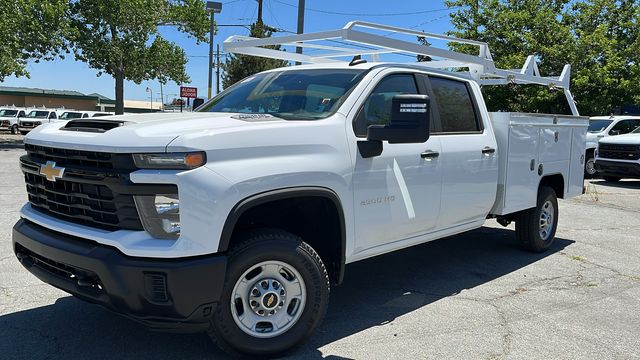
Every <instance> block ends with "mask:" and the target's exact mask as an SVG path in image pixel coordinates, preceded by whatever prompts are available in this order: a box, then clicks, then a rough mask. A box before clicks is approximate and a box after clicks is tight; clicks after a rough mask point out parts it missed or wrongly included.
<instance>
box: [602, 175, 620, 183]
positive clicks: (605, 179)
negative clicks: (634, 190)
mask: <svg viewBox="0 0 640 360" xmlns="http://www.w3.org/2000/svg"><path fill="white" fill-rule="evenodd" d="M602 178H603V179H604V181H608V182H618V181H620V179H622V178H621V177H617V176H603V177H602Z"/></svg>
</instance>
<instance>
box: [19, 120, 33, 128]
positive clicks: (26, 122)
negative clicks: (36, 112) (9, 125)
mask: <svg viewBox="0 0 640 360" xmlns="http://www.w3.org/2000/svg"><path fill="white" fill-rule="evenodd" d="M20 125H21V126H24V127H33V121H21V122H20Z"/></svg>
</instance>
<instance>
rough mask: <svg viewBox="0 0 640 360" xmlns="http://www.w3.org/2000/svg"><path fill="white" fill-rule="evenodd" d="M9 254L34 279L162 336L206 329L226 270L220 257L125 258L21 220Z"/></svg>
mask: <svg viewBox="0 0 640 360" xmlns="http://www.w3.org/2000/svg"><path fill="white" fill-rule="evenodd" d="M158 241H163V240H158ZM13 249H14V252H15V254H16V256H17V257H18V259H19V260H20V262H21V263H22V265H23V266H24V267H25V268H26V269H27V270H29V271H30V272H31V273H32V274H34V275H35V276H37V277H38V278H39V279H40V280H42V281H44V282H46V283H48V284H51V285H53V286H55V287H57V288H59V289H61V290H64V291H66V292H68V293H70V294H72V295H75V296H76V297H78V298H80V299H83V300H85V301H88V302H92V303H96V304H100V305H103V306H105V307H107V308H109V309H111V310H113V311H115V312H118V313H121V314H123V315H125V316H128V317H130V318H132V319H134V320H136V321H139V322H141V323H143V324H145V325H147V326H149V327H151V328H152V329H154V330H164V331H181V332H194V331H201V330H205V329H207V327H208V325H209V320H210V318H211V316H212V314H213V312H214V310H215V306H216V303H217V301H218V300H219V298H220V294H221V292H222V285H223V282H224V276H225V270H226V265H227V259H226V256H198V257H190V258H179V259H150V258H138V257H130V256H126V255H123V254H122V253H120V252H119V251H118V250H116V249H114V248H112V247H109V246H104V245H99V244H97V243H94V242H91V241H88V240H84V239H80V238H76V237H71V236H68V235H65V234H62V233H59V232H54V231H51V230H48V229H46V228H44V227H42V226H40V225H37V224H34V223H32V222H29V221H27V220H24V219H22V220H20V221H18V222H17V223H16V225H15V226H14V227H13Z"/></svg>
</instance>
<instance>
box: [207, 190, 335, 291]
mask: <svg viewBox="0 0 640 360" xmlns="http://www.w3.org/2000/svg"><path fill="white" fill-rule="evenodd" d="M296 197H321V198H325V199H328V200H330V201H331V202H332V203H333V204H334V205H335V207H336V209H337V211H338V217H339V224H340V264H339V271H338V274H337V282H338V283H341V282H342V279H343V277H344V268H345V263H346V255H345V251H346V242H347V239H346V237H347V234H346V225H345V217H344V211H343V209H342V202H341V201H340V198H339V197H338V194H336V193H335V192H334V191H333V190H331V189H329V188H325V187H320V186H301V187H289V188H282V189H275V190H269V191H265V192H262V193H258V194H254V195H251V196H249V197H246V198H244V199H242V200H241V201H239V202H238V203H237V204H236V205H235V206H234V207H233V208H232V209H231V211H230V212H229V214H228V215H227V219H226V220H225V222H224V226H223V228H222V233H221V235H220V242H219V244H218V252H219V253H223V252H226V251H227V250H228V249H229V244H230V243H231V237H232V235H233V230H234V229H235V227H236V224H237V222H238V220H239V219H240V217H241V216H242V214H244V213H245V212H246V211H247V210H249V209H251V208H253V207H255V206H258V205H262V204H266V203H268V202H271V201H276V200H284V199H291V198H296Z"/></svg>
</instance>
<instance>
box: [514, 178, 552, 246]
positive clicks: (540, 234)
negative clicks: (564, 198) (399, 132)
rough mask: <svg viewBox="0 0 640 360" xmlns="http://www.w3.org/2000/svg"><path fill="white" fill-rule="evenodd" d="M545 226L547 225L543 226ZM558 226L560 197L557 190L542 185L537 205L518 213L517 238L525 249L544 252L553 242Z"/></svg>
mask: <svg viewBox="0 0 640 360" xmlns="http://www.w3.org/2000/svg"><path fill="white" fill-rule="evenodd" d="M549 218H550V219H551V221H549ZM543 226H545V227H544V228H543ZM557 227H558V198H557V197H556V192H555V191H554V190H553V189H552V188H550V187H548V186H542V187H540V189H539V190H538V200H537V202H536V207H535V208H531V209H527V210H523V211H521V212H519V213H518V214H517V216H516V238H517V239H518V240H519V241H520V243H521V244H522V247H523V248H524V249H526V250H528V251H532V252H543V251H545V250H547V249H548V248H549V247H550V246H551V245H552V244H553V241H554V240H555V236H556V228H557Z"/></svg>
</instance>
